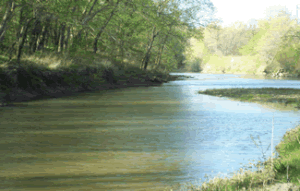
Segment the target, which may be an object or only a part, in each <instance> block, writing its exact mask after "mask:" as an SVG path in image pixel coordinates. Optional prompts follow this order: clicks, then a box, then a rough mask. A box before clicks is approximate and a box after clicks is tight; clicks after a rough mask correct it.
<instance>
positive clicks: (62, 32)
mask: <svg viewBox="0 0 300 191" xmlns="http://www.w3.org/2000/svg"><path fill="white" fill-rule="evenodd" d="M65 28H66V25H65V24H61V26H60V35H59V46H58V50H57V51H58V52H62V51H63V50H64V43H65Z"/></svg>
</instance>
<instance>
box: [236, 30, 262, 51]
mask: <svg viewBox="0 0 300 191" xmlns="http://www.w3.org/2000/svg"><path fill="white" fill-rule="evenodd" d="M266 32H267V29H261V30H260V31H259V32H258V33H257V34H256V35H254V37H253V38H252V39H251V40H250V41H249V42H248V43H247V44H246V45H245V46H243V47H241V48H240V49H239V52H240V53H241V54H242V55H253V54H257V51H256V50H255V47H256V46H257V44H258V42H259V41H260V40H261V39H262V37H263V36H264V35H265V34H266Z"/></svg>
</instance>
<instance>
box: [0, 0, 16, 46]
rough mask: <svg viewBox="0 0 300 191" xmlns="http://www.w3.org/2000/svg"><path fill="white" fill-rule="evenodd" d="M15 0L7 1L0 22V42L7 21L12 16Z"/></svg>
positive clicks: (6, 26) (6, 27)
mask: <svg viewBox="0 0 300 191" xmlns="http://www.w3.org/2000/svg"><path fill="white" fill-rule="evenodd" d="M15 8H16V6H15V2H14V1H13V0H10V1H8V2H7V8H6V11H5V13H4V15H3V18H2V22H1V24H0V43H1V42H2V41H3V39H4V35H5V32H6V30H7V29H8V23H9V22H10V20H11V19H12V17H13V14H14V11H15Z"/></svg>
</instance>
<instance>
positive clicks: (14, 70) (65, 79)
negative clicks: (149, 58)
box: [0, 60, 182, 106]
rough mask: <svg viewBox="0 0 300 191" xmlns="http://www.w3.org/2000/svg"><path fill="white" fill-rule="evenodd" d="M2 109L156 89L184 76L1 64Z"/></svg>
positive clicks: (106, 68)
mask: <svg viewBox="0 0 300 191" xmlns="http://www.w3.org/2000/svg"><path fill="white" fill-rule="evenodd" d="M0 65H1V67H0V102H1V106H13V105H15V104H16V103H18V102H24V101H32V100H38V99H49V98H58V97H63V96H70V95H73V94H75V93H78V92H85V91H98V90H106V89H116V88H126V87H138V86H157V85H160V84H162V83H164V82H167V81H171V80H175V79H177V78H178V77H182V76H171V75H169V74H168V73H164V72H159V71H144V70H142V69H139V68H138V67H134V66H128V67H123V68H119V67H117V66H115V65H113V64H110V65H109V66H105V65H103V64H97V65H96V64H86V63H82V64H74V63H72V64H70V65H68V66H61V67H56V68H51V67H49V66H45V65H41V64H39V63H36V62H32V61H28V60H25V61H22V62H21V63H20V64H17V63H16V62H14V61H10V62H3V63H1V64H0Z"/></svg>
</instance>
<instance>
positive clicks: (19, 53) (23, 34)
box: [17, 18, 33, 63]
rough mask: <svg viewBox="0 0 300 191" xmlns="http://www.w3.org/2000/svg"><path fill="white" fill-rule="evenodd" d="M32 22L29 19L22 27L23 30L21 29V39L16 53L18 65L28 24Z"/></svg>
mask: <svg viewBox="0 0 300 191" xmlns="http://www.w3.org/2000/svg"><path fill="white" fill-rule="evenodd" d="M31 21H33V18H32V19H29V20H28V21H27V23H26V25H24V26H23V28H22V29H21V39H20V42H19V47H18V53H17V62H18V63H20V60H21V55H22V49H23V46H24V43H25V40H26V36H27V31H28V28H29V25H30V22H31Z"/></svg>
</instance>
